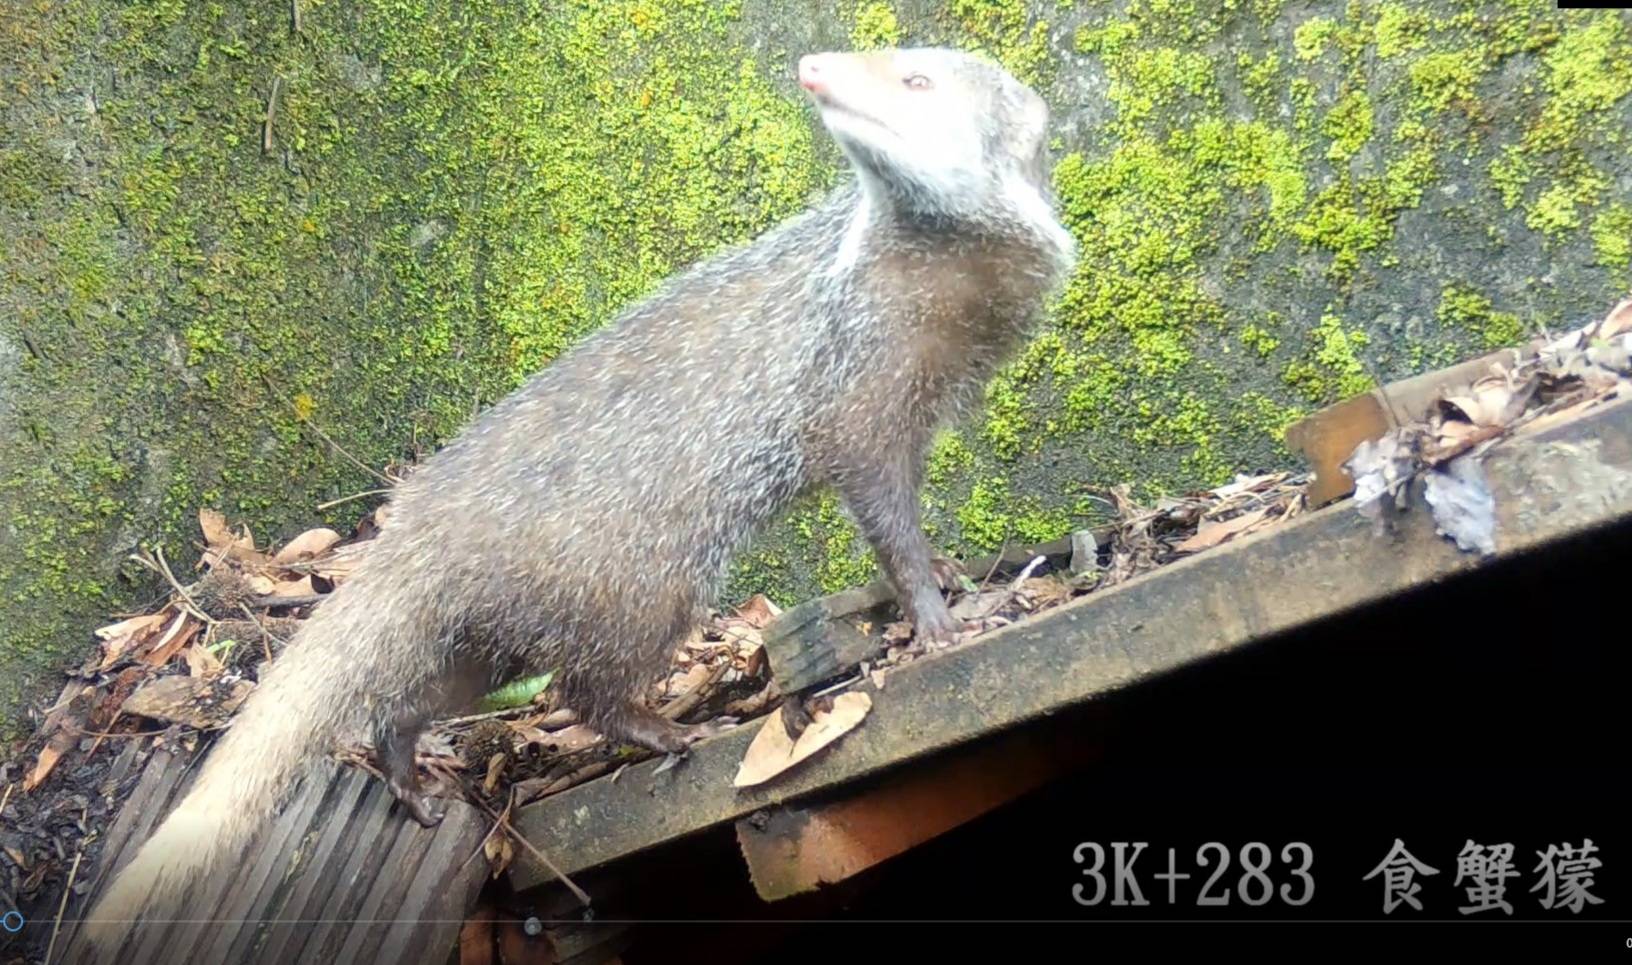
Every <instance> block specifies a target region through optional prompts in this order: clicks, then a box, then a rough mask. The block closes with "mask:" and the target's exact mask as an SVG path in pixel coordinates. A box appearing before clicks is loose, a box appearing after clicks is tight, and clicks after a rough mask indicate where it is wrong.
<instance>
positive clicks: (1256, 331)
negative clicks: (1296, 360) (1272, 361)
mask: <svg viewBox="0 0 1632 965" xmlns="http://www.w3.org/2000/svg"><path fill="white" fill-rule="evenodd" d="M1241 344H1243V345H1245V346H1246V347H1247V348H1249V349H1251V350H1252V351H1254V352H1256V353H1258V355H1259V356H1260V357H1262V358H1268V357H1269V356H1270V355H1272V354H1274V352H1275V350H1276V349H1277V348H1279V347H1280V345H1281V340H1280V339H1278V338H1276V337H1275V336H1274V335H1271V334H1270V333H1269V331H1268V330H1267V329H1264V328H1261V327H1259V326H1257V325H1248V326H1246V327H1245V328H1243V329H1242V330H1241Z"/></svg>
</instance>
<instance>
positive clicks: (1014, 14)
mask: <svg viewBox="0 0 1632 965" xmlns="http://www.w3.org/2000/svg"><path fill="white" fill-rule="evenodd" d="M945 9H946V11H947V13H948V14H949V15H950V16H951V17H952V19H953V21H954V22H955V23H956V24H957V27H958V28H959V31H960V32H961V33H962V35H963V37H964V38H965V43H964V46H966V47H968V48H970V49H973V50H978V51H981V52H983V53H985V54H987V55H989V56H991V57H992V58H993V59H994V60H996V61H998V62H999V63H1001V64H1003V66H1005V67H1007V68H1008V69H1009V70H1010V71H1012V72H1013V73H1014V75H1015V76H1016V77H1018V78H1020V79H1021V80H1023V81H1026V82H1027V83H1032V84H1040V83H1044V82H1046V81H1047V80H1048V79H1049V76H1050V75H1051V73H1052V69H1053V63H1052V58H1051V57H1050V56H1049V52H1048V23H1047V21H1043V20H1033V18H1032V15H1031V12H1030V10H1029V9H1028V6H1027V3H1026V0H949V2H948V3H947V4H946V7H945Z"/></svg>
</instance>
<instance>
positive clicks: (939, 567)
mask: <svg viewBox="0 0 1632 965" xmlns="http://www.w3.org/2000/svg"><path fill="white" fill-rule="evenodd" d="M929 571H930V573H931V574H933V575H934V577H935V585H937V586H939V587H940V588H941V589H943V590H954V589H957V588H958V587H959V586H961V585H962V582H963V575H964V569H963V564H962V563H959V562H958V561H957V560H954V559H948V558H947V557H944V556H937V557H934V558H933V559H931V560H930V561H929Z"/></svg>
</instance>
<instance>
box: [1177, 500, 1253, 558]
mask: <svg viewBox="0 0 1632 965" xmlns="http://www.w3.org/2000/svg"><path fill="white" fill-rule="evenodd" d="M1269 509H1270V507H1268V506H1265V507H1264V508H1262V509H1255V510H1253V511H1252V512H1250V513H1242V514H1241V515H1239V516H1236V517H1233V518H1231V519H1226V520H1222V521H1220V520H1213V519H1204V520H1202V522H1201V526H1200V527H1199V528H1197V530H1196V534H1195V535H1194V536H1192V537H1190V538H1189V539H1187V540H1185V541H1183V542H1182V543H1180V544H1179V545H1177V546H1175V547H1173V548H1174V549H1176V550H1178V551H1179V552H1181V553H1198V552H1200V551H1202V550H1204V549H1208V548H1210V547H1213V546H1217V545H1218V544H1220V543H1222V542H1224V541H1225V540H1228V539H1231V538H1232V537H1235V536H1239V535H1241V534H1243V533H1246V532H1248V531H1249V530H1251V529H1252V528H1253V527H1255V526H1257V525H1258V524H1260V523H1262V522H1264V520H1265V518H1266V517H1268V516H1269Z"/></svg>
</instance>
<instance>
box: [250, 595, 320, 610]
mask: <svg viewBox="0 0 1632 965" xmlns="http://www.w3.org/2000/svg"><path fill="white" fill-rule="evenodd" d="M331 595H332V594H328V593H301V594H299V595H290V596H278V595H277V594H275V593H268V594H265V595H264V596H258V597H256V598H255V605H256V606H257V607H260V608H261V609H262V610H270V609H273V608H274V607H280V606H311V605H312V604H314V603H322V602H323V601H324V600H327V599H328V598H329V597H330V596H331ZM239 605H240V606H242V604H239Z"/></svg>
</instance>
